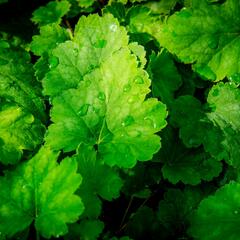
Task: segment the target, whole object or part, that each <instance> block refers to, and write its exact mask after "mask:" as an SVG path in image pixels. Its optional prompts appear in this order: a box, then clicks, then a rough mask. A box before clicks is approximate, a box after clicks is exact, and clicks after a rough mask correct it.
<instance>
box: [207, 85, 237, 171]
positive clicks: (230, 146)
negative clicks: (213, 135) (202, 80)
mask: <svg viewBox="0 0 240 240" xmlns="http://www.w3.org/2000/svg"><path fill="white" fill-rule="evenodd" d="M208 103H209V105H210V106H211V108H212V111H211V112H210V113H207V116H208V118H209V119H210V120H211V121H212V122H213V123H214V124H215V125H216V126H218V127H219V128H220V129H221V130H222V133H223V136H224V139H223V140H222V144H223V146H224V149H225V150H226V151H227V152H228V157H226V158H225V159H226V160H227V163H228V164H230V165H233V166H234V167H239V166H240V161H239V154H240V149H239V144H240V140H239V136H240V123H239V118H240V112H239V109H240V90H239V89H238V88H237V87H236V85H234V84H231V83H226V84H224V83H219V84H217V85H215V86H214V87H213V88H212V89H211V91H210V92H209V94H208Z"/></svg>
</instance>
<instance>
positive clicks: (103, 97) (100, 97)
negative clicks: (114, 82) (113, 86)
mask: <svg viewBox="0 0 240 240" xmlns="http://www.w3.org/2000/svg"><path fill="white" fill-rule="evenodd" d="M98 99H99V100H101V101H104V100H105V99H106V96H105V93H104V92H100V93H99V94H98Z"/></svg>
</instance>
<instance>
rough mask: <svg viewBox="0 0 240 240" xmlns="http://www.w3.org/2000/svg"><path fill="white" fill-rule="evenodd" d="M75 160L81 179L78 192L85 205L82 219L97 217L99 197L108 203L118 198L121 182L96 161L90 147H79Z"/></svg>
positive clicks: (113, 172)
mask: <svg viewBox="0 0 240 240" xmlns="http://www.w3.org/2000/svg"><path fill="white" fill-rule="evenodd" d="M75 158H76V160H77V162H78V166H79V167H78V168H79V169H78V171H79V173H80V174H81V176H82V177H83V181H82V184H81V187H80V189H79V191H78V193H79V195H80V196H81V197H82V200H83V203H84V205H85V211H84V214H83V217H91V218H93V217H98V215H99V214H100V211H101V200H100V199H99V197H101V198H102V199H105V200H108V201H111V200H112V199H115V198H117V197H119V194H120V189H121V187H122V185H123V183H122V180H121V178H120V177H119V176H118V174H117V173H116V172H115V171H114V170H113V169H112V168H110V167H109V166H106V165H104V164H103V163H101V162H100V161H99V160H98V159H96V152H95V151H94V149H93V148H92V146H86V145H80V147H79V149H78V153H77V155H76V156H75ZM103 176H104V177H103Z"/></svg>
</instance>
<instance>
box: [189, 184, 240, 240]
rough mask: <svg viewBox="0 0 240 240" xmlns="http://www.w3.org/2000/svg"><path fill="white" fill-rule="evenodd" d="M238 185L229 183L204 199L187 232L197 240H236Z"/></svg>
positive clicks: (238, 210)
mask: <svg viewBox="0 0 240 240" xmlns="http://www.w3.org/2000/svg"><path fill="white" fill-rule="evenodd" d="M239 193H240V184H239V183H236V182H231V183H229V184H227V185H225V186H223V187H222V188H220V189H218V190H217V192H216V193H215V194H214V195H213V196H210V197H208V198H206V199H204V200H203V201H202V202H201V203H200V205H199V207H198V209H197V211H196V213H195V214H194V216H193V217H192V220H191V221H192V224H191V228H190V230H189V232H190V234H191V235H192V236H193V237H194V238H196V239H199V240H219V239H238V238H239V234H240V230H239V221H240V220H239V213H240V206H239V197H240V196H239Z"/></svg>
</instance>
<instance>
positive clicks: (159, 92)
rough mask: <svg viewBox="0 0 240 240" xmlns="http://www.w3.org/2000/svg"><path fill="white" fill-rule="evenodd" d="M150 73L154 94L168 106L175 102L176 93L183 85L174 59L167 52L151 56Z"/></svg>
mask: <svg viewBox="0 0 240 240" xmlns="http://www.w3.org/2000/svg"><path fill="white" fill-rule="evenodd" d="M148 71H149V73H150V75H151V77H152V94H153V96H154V97H159V98H160V99H161V101H163V102H164V103H166V104H167V105H168V106H170V104H171V103H172V101H173V100H174V92H175V91H176V90H178V88H179V87H180V86H181V84H182V80H181V76H180V74H179V73H178V71H177V68H176V66H175V64H174V61H173V59H172V58H171V56H170V54H169V53H168V52H167V51H163V52H161V53H160V54H158V55H151V57H150V63H149V65H148Z"/></svg>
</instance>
